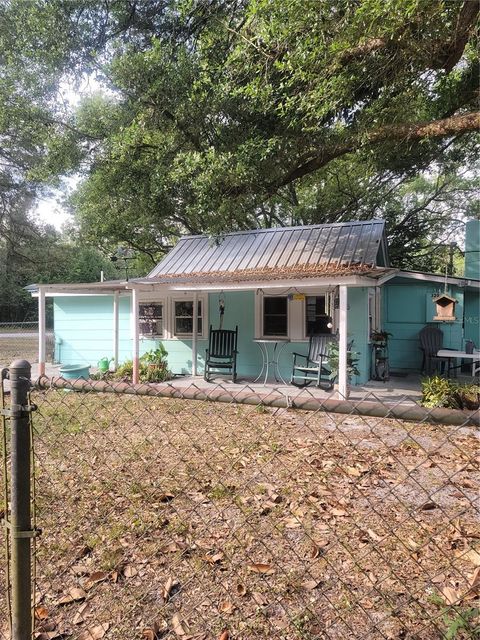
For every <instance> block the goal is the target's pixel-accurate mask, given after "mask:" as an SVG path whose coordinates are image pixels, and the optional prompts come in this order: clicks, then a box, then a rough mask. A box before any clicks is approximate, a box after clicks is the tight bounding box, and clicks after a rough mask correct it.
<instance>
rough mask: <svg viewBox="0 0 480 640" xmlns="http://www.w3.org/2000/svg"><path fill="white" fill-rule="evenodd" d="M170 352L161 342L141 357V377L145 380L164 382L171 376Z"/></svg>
mask: <svg viewBox="0 0 480 640" xmlns="http://www.w3.org/2000/svg"><path fill="white" fill-rule="evenodd" d="M167 355H168V352H167V350H166V349H165V347H164V346H163V344H159V345H158V347H157V348H156V349H152V350H151V351H147V352H146V353H144V354H143V356H142V357H141V358H140V379H141V380H143V381H145V382H164V381H165V380H168V379H169V378H171V373H170V371H169V370H168V363H167Z"/></svg>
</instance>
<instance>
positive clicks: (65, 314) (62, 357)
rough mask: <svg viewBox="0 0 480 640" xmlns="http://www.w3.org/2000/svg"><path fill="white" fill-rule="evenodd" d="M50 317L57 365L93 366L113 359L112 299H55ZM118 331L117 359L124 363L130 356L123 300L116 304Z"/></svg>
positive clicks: (126, 302)
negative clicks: (104, 359) (53, 331)
mask: <svg viewBox="0 0 480 640" xmlns="http://www.w3.org/2000/svg"><path fill="white" fill-rule="evenodd" d="M53 317H54V327H55V339H56V341H57V345H56V353H55V358H56V360H57V361H58V362H61V363H62V364H77V363H78V364H88V365H90V366H93V367H95V366H96V365H97V362H98V361H99V360H100V358H103V357H105V356H107V357H108V358H111V357H112V356H113V296H72V297H56V298H54V305H53ZM119 331H120V335H119V356H120V360H126V359H127V358H131V357H132V348H131V335H130V298H127V297H121V298H120V301H119ZM60 341H61V342H60Z"/></svg>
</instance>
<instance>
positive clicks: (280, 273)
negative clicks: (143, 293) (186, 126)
mask: <svg viewBox="0 0 480 640" xmlns="http://www.w3.org/2000/svg"><path fill="white" fill-rule="evenodd" d="M395 273H398V270H397V269H391V268H384V267H368V266H366V265H352V266H350V267H345V266H341V265H329V266H326V265H308V266H306V265H300V266H296V267H291V268H282V269H280V268H278V269H272V268H265V269H243V270H241V271H235V272H231V271H218V272H211V273H190V274H182V275H176V274H163V275H162V276H159V277H157V278H149V277H147V278H132V279H131V280H109V281H105V282H91V283H64V284H51V285H48V284H47V285H43V284H42V285H30V286H29V287H28V291H29V292H30V293H31V294H32V295H33V296H37V295H38V290H39V288H40V287H41V288H42V290H43V291H44V292H45V294H46V295H47V296H57V295H58V296H62V295H84V296H88V295H111V294H112V293H114V292H116V291H118V292H129V291H131V290H132V289H139V290H147V291H152V290H153V291H154V290H157V289H158V290H172V291H179V290H180V291H182V290H202V291H215V290H218V289H237V290H242V289H244V290H250V289H268V288H279V287H280V288H284V287H290V288H294V287H299V286H300V287H310V288H311V287H332V286H337V285H341V284H345V285H347V286H352V287H355V286H357V287H360V286H375V285H378V284H381V283H382V282H383V280H384V279H388V278H389V277H390V276H391V275H392V274H395Z"/></svg>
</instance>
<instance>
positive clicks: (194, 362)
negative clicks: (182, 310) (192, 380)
mask: <svg viewBox="0 0 480 640" xmlns="http://www.w3.org/2000/svg"><path fill="white" fill-rule="evenodd" d="M197 334H198V293H197V292H196V291H194V292H193V327H192V375H193V376H196V375H197V359H198V346H197Z"/></svg>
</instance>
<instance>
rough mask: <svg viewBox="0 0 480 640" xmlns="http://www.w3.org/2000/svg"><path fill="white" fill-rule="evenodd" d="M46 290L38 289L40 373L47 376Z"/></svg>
mask: <svg viewBox="0 0 480 640" xmlns="http://www.w3.org/2000/svg"><path fill="white" fill-rule="evenodd" d="M45 327H46V322H45V290H44V288H43V287H39V288H38V373H39V375H40V376H44V375H45V360H46V352H47V349H46V328H45Z"/></svg>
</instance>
